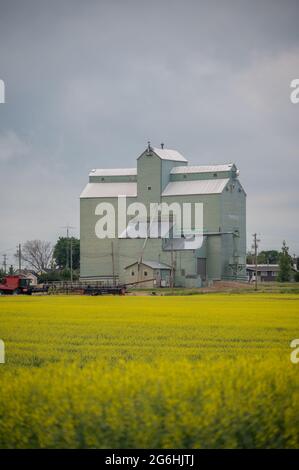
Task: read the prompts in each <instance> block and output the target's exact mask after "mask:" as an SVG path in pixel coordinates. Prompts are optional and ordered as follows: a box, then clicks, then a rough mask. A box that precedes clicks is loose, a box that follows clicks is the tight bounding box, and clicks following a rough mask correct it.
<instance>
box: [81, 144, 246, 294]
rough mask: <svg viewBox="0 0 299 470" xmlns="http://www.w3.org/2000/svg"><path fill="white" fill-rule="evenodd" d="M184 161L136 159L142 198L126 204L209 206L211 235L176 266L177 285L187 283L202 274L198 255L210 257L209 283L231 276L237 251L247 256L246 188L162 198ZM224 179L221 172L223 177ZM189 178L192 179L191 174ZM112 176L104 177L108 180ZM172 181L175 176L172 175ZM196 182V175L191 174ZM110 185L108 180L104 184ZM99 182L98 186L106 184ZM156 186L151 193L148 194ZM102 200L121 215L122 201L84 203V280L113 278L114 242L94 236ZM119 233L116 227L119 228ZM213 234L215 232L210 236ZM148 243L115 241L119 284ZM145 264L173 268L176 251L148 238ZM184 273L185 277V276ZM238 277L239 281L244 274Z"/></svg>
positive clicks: (206, 216)
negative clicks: (175, 169) (172, 172)
mask: <svg viewBox="0 0 299 470" xmlns="http://www.w3.org/2000/svg"><path fill="white" fill-rule="evenodd" d="M175 165H182V162H169V161H162V160H161V159H160V158H158V157H157V156H156V155H153V156H150V157H149V156H147V155H146V152H145V153H144V154H142V156H141V157H139V159H138V160H137V169H138V178H137V191H138V197H137V198H132V197H130V198H127V203H128V204H130V203H131V202H135V201H138V202H143V203H144V204H146V205H147V206H148V205H149V203H150V202H160V201H165V202H168V203H172V202H179V203H181V204H182V203H184V202H191V203H196V202H202V203H203V204H204V232H205V233H207V236H206V237H205V239H204V244H203V246H202V248H201V249H200V250H196V251H194V250H188V251H178V252H176V251H175V252H174V260H175V264H176V276H175V279H176V285H186V284H187V281H186V275H190V276H192V275H195V274H196V270H197V257H201V258H206V259H207V279H208V280H209V279H221V278H231V277H232V273H231V271H230V269H229V266H228V264H229V259H230V258H231V257H232V256H233V255H234V252H235V251H238V254H239V256H244V257H245V256H246V195H245V193H244V191H243V190H241V192H239V188H240V189H241V186H240V183H239V182H238V180H237V179H233V178H232V179H230V182H229V185H230V184H234V185H235V186H234V188H233V189H232V188H231V189H229V190H228V191H226V189H224V191H223V193H222V194H208V195H191V196H171V197H166V196H163V197H162V196H161V192H162V190H163V189H164V187H165V186H166V184H167V182H168V180H169V179H170V170H171V168H172V167H173V166H175ZM219 175H220V173H219ZM189 176H190V175H189ZM106 178H108V177H105V179H106ZM118 178H119V177H113V176H111V177H109V181H129V180H130V179H133V180H134V178H135V179H136V177H134V176H133V177H126V176H122V179H121V180H120V179H118ZM172 178H173V177H172ZM192 178H193V176H192ZM105 182H107V180H106V181H105ZM105 182H104V183H99V184H105ZM148 186H151V190H148ZM99 202H111V203H112V204H113V205H114V207H115V209H116V213H117V198H88V199H81V201H80V214H81V215H80V217H81V219H80V231H81V235H80V239H81V277H82V278H85V277H93V276H98V277H109V276H112V256H111V251H112V248H111V240H108V239H106V240H100V239H98V238H97V237H96V235H95V224H96V222H97V220H98V219H99V216H96V215H95V208H96V206H97V204H98V203H99ZM236 229H238V230H239V232H240V238H238V239H236V238H234V237H233V236H232V235H230V234H227V235H225V234H224V235H220V234H219V231H222V232H230V231H234V230H236ZM116 232H117V227H116ZM211 233H213V234H211ZM143 245H144V239H139V240H138V239H135V240H132V239H120V240H119V239H116V240H114V242H113V246H114V257H115V264H114V266H115V274H116V275H118V276H119V280H120V282H125V280H126V276H125V270H124V268H125V267H126V266H127V265H129V264H131V263H133V262H135V261H136V260H139V259H140V256H141V252H142V247H143ZM143 259H144V260H151V261H160V262H162V263H165V264H168V265H170V264H171V252H170V251H163V249H162V240H161V239H148V241H147V243H146V245H145V249H144V253H143ZM182 270H183V271H185V276H184V275H183V274H182ZM244 274H245V273H244V272H242V273H239V278H242V277H243V276H244Z"/></svg>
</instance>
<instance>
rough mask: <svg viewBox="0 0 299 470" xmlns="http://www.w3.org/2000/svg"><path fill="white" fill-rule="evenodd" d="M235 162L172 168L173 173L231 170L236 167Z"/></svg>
mask: <svg viewBox="0 0 299 470" xmlns="http://www.w3.org/2000/svg"><path fill="white" fill-rule="evenodd" d="M234 166H235V165H234V163H227V164H224V165H196V166H187V165H185V166H176V167H174V168H172V170H171V172H170V173H171V174H172V175H176V174H181V173H209V172H214V171H231V169H232V168H233V167H234Z"/></svg>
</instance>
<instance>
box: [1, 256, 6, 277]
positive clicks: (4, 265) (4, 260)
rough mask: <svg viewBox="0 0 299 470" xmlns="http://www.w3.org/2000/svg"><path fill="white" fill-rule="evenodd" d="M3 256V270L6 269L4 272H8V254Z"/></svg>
mask: <svg viewBox="0 0 299 470" xmlns="http://www.w3.org/2000/svg"><path fill="white" fill-rule="evenodd" d="M2 256H3V270H4V274H6V266H7V255H2Z"/></svg>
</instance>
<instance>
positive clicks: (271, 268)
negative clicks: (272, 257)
mask: <svg viewBox="0 0 299 470" xmlns="http://www.w3.org/2000/svg"><path fill="white" fill-rule="evenodd" d="M246 269H248V270H249V271H255V264H247V265H246ZM257 270H258V271H279V265H278V264H258V265H257Z"/></svg>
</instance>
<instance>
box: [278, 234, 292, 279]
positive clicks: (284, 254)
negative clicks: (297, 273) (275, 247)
mask: <svg viewBox="0 0 299 470" xmlns="http://www.w3.org/2000/svg"><path fill="white" fill-rule="evenodd" d="M291 268H292V258H291V256H290V255H289V247H288V246H287V244H286V242H285V240H284V241H283V243H282V248H281V252H280V254H279V272H278V281H279V282H288V281H290V279H291Z"/></svg>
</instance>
